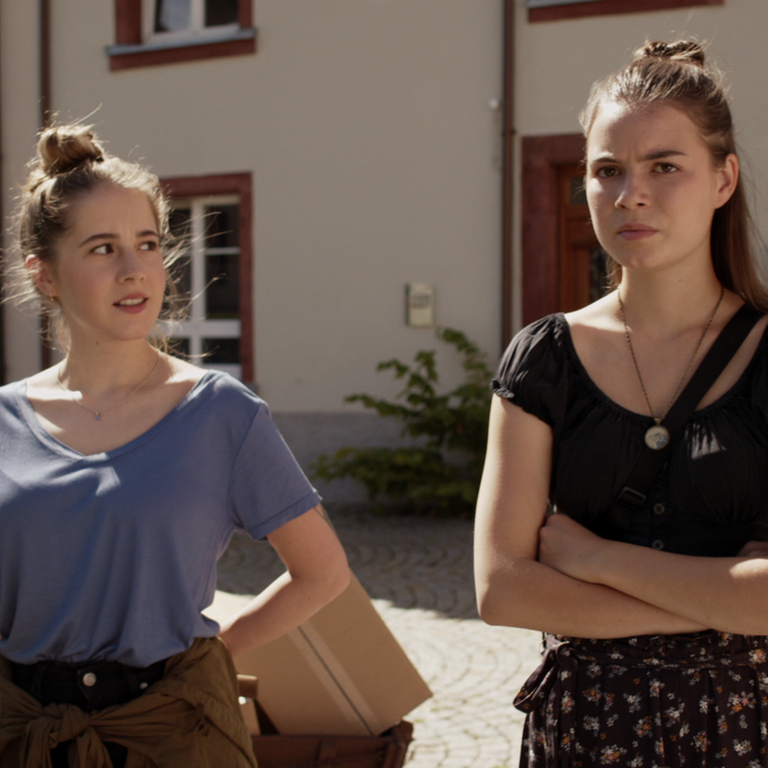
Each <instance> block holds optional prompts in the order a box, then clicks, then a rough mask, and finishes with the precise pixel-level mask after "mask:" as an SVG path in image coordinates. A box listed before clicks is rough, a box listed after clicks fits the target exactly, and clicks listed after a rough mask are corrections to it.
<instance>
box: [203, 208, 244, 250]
mask: <svg viewBox="0 0 768 768" xmlns="http://www.w3.org/2000/svg"><path fill="white" fill-rule="evenodd" d="M239 209H240V206H239V205H237V203H234V204H232V205H217V206H215V207H213V206H206V208H205V247H206V248H237V247H238V246H239V245H240V243H239V239H238V236H237V227H238V223H239V222H238V216H239Z"/></svg>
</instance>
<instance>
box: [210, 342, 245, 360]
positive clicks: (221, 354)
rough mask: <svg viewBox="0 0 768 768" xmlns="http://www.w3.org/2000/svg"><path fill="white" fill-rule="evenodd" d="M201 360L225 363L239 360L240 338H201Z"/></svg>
mask: <svg viewBox="0 0 768 768" xmlns="http://www.w3.org/2000/svg"><path fill="white" fill-rule="evenodd" d="M203 354H204V355H205V357H204V358H203V362H205V364H206V365H226V364H228V363H229V364H232V363H234V364H237V363H239V362H240V339H203Z"/></svg>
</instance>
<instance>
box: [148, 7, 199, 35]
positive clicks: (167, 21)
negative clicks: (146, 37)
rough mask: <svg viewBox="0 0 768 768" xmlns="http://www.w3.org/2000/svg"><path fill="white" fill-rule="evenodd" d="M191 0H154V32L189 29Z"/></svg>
mask: <svg viewBox="0 0 768 768" xmlns="http://www.w3.org/2000/svg"><path fill="white" fill-rule="evenodd" d="M191 18H192V0H155V32H178V31H181V30H185V29H189V27H190V23H191Z"/></svg>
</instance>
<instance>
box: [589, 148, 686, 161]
mask: <svg viewBox="0 0 768 768" xmlns="http://www.w3.org/2000/svg"><path fill="white" fill-rule="evenodd" d="M681 155H685V152H682V151H681V150H679V149H659V150H656V151H655V152H649V153H648V154H647V155H643V156H642V157H641V158H640V162H641V163H647V162H649V161H651V160H666V159H667V158H668V157H679V156H681ZM619 162H620V161H619V160H617V159H616V158H615V157H611V156H610V155H601V156H600V157H596V158H594V159H593V160H591V161H590V165H593V164H597V165H600V164H603V163H619Z"/></svg>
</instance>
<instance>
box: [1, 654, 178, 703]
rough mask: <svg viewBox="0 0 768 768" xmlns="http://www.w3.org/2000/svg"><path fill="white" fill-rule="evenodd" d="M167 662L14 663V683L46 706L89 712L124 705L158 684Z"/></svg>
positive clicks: (12, 667) (12, 664)
mask: <svg viewBox="0 0 768 768" xmlns="http://www.w3.org/2000/svg"><path fill="white" fill-rule="evenodd" d="M165 662H166V660H165V659H163V660H161V661H158V662H155V663H154V664H151V665H150V666H148V667H131V666H129V665H127V664H120V663H119V662H117V661H102V662H95V663H88V662H86V663H85V664H64V663H62V662H58V661H38V662H37V663H36V664H17V663H15V662H11V669H12V671H13V682H14V684H15V685H18V686H19V688H23V689H24V690H25V691H27V693H29V694H31V695H32V696H34V697H35V698H36V699H37V700H38V701H39V702H40V703H41V704H42V705H43V706H47V705H48V704H74V705H76V706H78V707H80V708H81V709H83V710H84V711H86V712H91V711H93V710H97V709H106V708H107V707H113V706H117V705H120V704H125V703H126V702H128V701H131V699H135V698H137V697H138V696H141V694H142V693H143V692H144V691H145V690H146V689H147V688H148V687H149V686H150V685H152V683H156V682H157V681H158V680H160V678H161V677H162V676H163V674H164V673H165Z"/></svg>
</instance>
